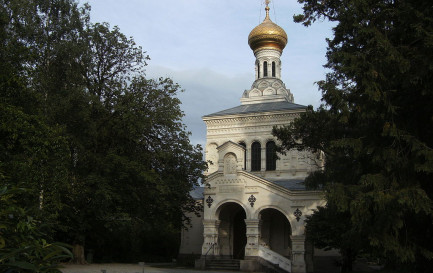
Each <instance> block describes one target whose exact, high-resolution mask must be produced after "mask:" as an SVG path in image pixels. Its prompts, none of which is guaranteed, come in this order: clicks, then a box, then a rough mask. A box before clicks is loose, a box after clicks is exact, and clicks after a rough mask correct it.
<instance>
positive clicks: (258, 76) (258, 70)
mask: <svg viewBox="0 0 433 273" xmlns="http://www.w3.org/2000/svg"><path fill="white" fill-rule="evenodd" d="M257 78H258V79H260V63H257Z"/></svg>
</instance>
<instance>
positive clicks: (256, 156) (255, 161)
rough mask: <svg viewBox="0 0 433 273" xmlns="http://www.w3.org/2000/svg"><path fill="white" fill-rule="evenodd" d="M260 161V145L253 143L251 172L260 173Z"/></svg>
mask: <svg viewBox="0 0 433 273" xmlns="http://www.w3.org/2000/svg"><path fill="white" fill-rule="evenodd" d="M261 161H262V151H261V146H260V143H258V142H254V143H253V144H252V145H251V171H260V169H261Z"/></svg>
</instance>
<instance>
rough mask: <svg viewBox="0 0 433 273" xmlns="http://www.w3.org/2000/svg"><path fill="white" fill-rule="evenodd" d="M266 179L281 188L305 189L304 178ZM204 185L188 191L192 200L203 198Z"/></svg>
mask: <svg viewBox="0 0 433 273" xmlns="http://www.w3.org/2000/svg"><path fill="white" fill-rule="evenodd" d="M268 181H270V182H272V183H275V184H277V185H278V186H281V187H283V188H286V189H288V190H291V191H305V190H306V189H305V183H304V179H286V180H269V179H268ZM203 193H204V187H197V188H194V189H193V190H192V191H190V192H189V194H190V195H191V197H192V198H194V200H201V199H203V198H204V195H203Z"/></svg>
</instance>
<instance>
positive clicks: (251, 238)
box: [245, 219, 260, 258]
mask: <svg viewBox="0 0 433 273" xmlns="http://www.w3.org/2000/svg"><path fill="white" fill-rule="evenodd" d="M245 224H246V236H247V245H246V246H245V258H248V257H257V255H258V254H259V236H260V220H259V219H253V220H251V219H245Z"/></svg>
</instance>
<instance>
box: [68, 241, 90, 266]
mask: <svg viewBox="0 0 433 273" xmlns="http://www.w3.org/2000/svg"><path fill="white" fill-rule="evenodd" d="M72 254H74V257H73V258H72V263H74V264H87V262H86V259H85V258H84V246H83V245H80V244H74V246H73V247H72Z"/></svg>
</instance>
